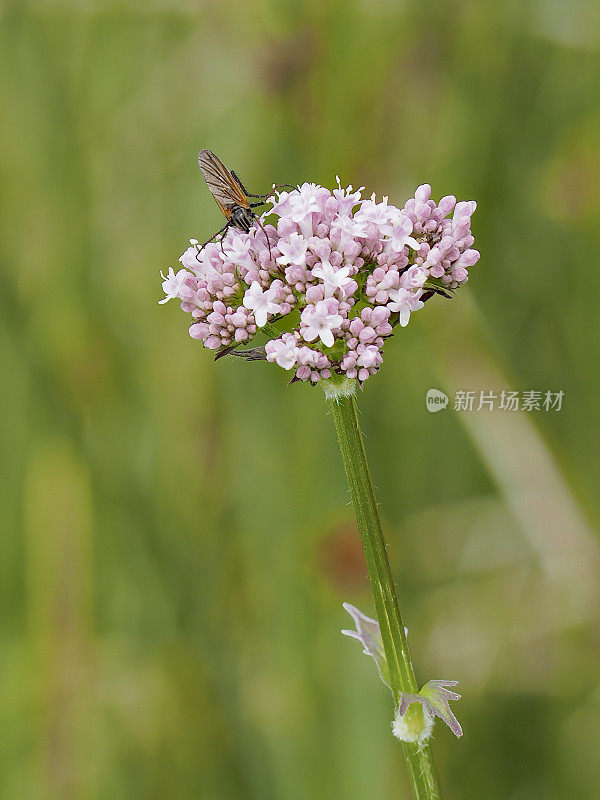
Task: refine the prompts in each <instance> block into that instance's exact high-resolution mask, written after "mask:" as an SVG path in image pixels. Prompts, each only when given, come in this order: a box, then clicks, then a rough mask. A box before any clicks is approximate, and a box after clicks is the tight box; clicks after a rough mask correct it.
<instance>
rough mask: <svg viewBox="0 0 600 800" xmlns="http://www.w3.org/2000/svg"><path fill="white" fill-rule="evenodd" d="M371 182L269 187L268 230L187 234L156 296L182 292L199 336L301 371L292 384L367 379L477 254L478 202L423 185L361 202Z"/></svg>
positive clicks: (264, 221) (214, 346)
mask: <svg viewBox="0 0 600 800" xmlns="http://www.w3.org/2000/svg"><path fill="white" fill-rule="evenodd" d="M363 188H364V187H361V188H360V189H358V190H356V191H355V190H354V189H353V187H352V186H349V187H347V188H342V186H341V184H340V182H339V179H338V186H337V188H336V189H334V190H333V191H330V190H329V189H327V188H325V187H323V186H319V185H317V184H313V183H304V184H303V185H302V186H299V187H298V188H296V189H294V190H292V191H284V192H279V193H274V194H273V200H272V208H271V210H270V211H268V212H266V213H265V214H263V215H262V216H261V217H260V220H259V221H260V223H261V225H262V227H259V226H258V225H256V226H254V227H252V228H251V229H250V231H249V232H248V233H245V232H243V231H240V230H238V229H236V228H230V229H229V230H228V231H227V232H226V235H225V236H224V238H223V240H222V242H221V243H216V242H212V243H210V244H208V245H206V247H204V248H201V247H200V246H199V244H198V240H197V239H190V246H189V247H187V249H186V250H185V252H184V253H183V255H182V256H181V257H180V258H179V261H180V262H181V268H180V269H179V270H178V271H175V270H174V269H173V268H170V269H169V271H168V274H167V276H166V277H165V276H163V290H164V292H165V297H164V299H163V300H161V301H159V302H161V303H165V302H167V300H171V299H178V300H179V301H180V303H181V308H182V309H183V311H185V312H186V313H188V314H190V316H191V317H192V324H191V326H190V335H191V336H192V338H194V339H199V340H200V341H202V342H203V344H204V346H205V347H207V348H209V349H210V350H214V351H216V356H217V357H219V356H220V355H225V354H227V353H233V354H234V355H242V356H246V357H248V358H249V359H251V360H256V359H258V358H261V357H262V358H263V359H266V360H268V361H270V362H272V363H275V364H277V365H278V366H280V367H282V368H283V369H285V370H293V377H292V381H296V380H302V381H310V382H311V383H313V384H314V383H317V382H319V381H321V380H323V379H328V378H332V377H335V378H336V380H337V381H338V382H344V381H346V380H347V379H349V380H350V381H351V382H354V381H356V380H358V381H359V383H361V384H362V383H363V382H364V381H365V380H367V379H368V378H369V377H370V376H371V375H374V374H375V373H376V372H377V371H378V370H379V368H380V367H381V364H382V363H383V347H384V344H385V342H386V341H387V339H389V338H390V337H391V336H392V335H393V333H394V331H395V330H399V329H400V328H402V327H404V326H405V325H407V324H408V322H409V319H410V316H411V314H412V313H414V312H415V311H420V310H421V309H422V308H423V306H424V304H425V303H426V301H427V300H429V299H430V298H431V297H432V296H433V295H434V294H442V295H445V296H446V297H448V296H450V295H449V293H451V292H452V291H454V290H455V289H457V288H458V287H459V286H460V285H462V284H464V283H466V281H467V280H468V278H469V270H470V268H471V267H472V266H473V265H474V264H475V263H476V262H477V260H478V259H479V253H478V252H477V250H474V249H472V245H473V242H474V239H473V237H472V235H471V227H470V225H471V215H472V214H473V212H474V211H475V208H476V204H475V202H473V201H470V202H460V203H457V202H456V198H455V197H452V196H447V197H444V198H442V200H440V201H439V203H437V204H436V203H435V202H434V201H433V200H432V199H431V187H430V186H429V185H428V184H423V185H422V186H419V187H418V188H417V190H416V192H415V195H414V197H412V198H411V199H410V200H408V201H407V202H406V203H405V204H404V207H403V208H400V207H397V206H394V205H392V204H391V203H389V201H388V198H387V197H384V198H383V200H382V201H381V202H377V198H376V197H375V195H372V196H371V198H370V199H363V198H362V194H361V192H362V189H363ZM450 215H452V216H450ZM257 335H260V336H261V337H262V341H261V340H260V339H259V340H258V341H257V342H255V341H254V339H255V337H256V336H257ZM251 343H252V344H253V346H252V348H251V349H247V350H245V349H244V348H246V347H247V346H248V345H250V344H251ZM257 345H258V347H257ZM238 346H239V347H240V348H241V349H239V350H235V348H236V347H238Z"/></svg>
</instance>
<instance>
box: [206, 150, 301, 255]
mask: <svg viewBox="0 0 600 800" xmlns="http://www.w3.org/2000/svg"><path fill="white" fill-rule="evenodd" d="M198 164H199V166H200V170H201V172H202V175H203V176H204V180H205V181H206V184H207V186H208V188H209V190H210V193H211V194H212V196H213V197H214V199H215V202H216V204H217V205H218V206H219V208H220V209H221V211H222V212H223V214H224V216H225V219H226V220H227V222H226V223H225V225H223V227H222V228H221V229H220V230H218V231H217V232H216V233H215V234H214V236H211V237H210V239H207V241H206V242H204V244H203V245H202V246H201V247H200V249H199V251H198V252H200V250H202V248H203V247H206V245H207V244H208V243H209V242H212V240H213V239H216V238H217V236H219V234H220V235H221V247H222V246H223V237H224V236H225V234H226V233H227V231H228V230H229V228H239V230H241V231H244V232H245V233H248V232H249V231H250V228H251V227H252V225H253V224H254V223H255V222H256V223H257V224H258V225H259V226H260V227H261V228H262V229H263V231H264V234H265V237H266V240H267V245H268V247H269V254H270V253H271V244H270V242H269V237H268V236H267V232H266V231H265V229H264V227H263V225H262V223H261V221H260V220H259V219H258V217H257V215H256V214H255V213H254V211H253V210H252V209H254V208H258V206H263V205H265V204H266V202H267V200H268V198H269V197H271V195H272V194H273V190H274V189H279V188H281V187H284V186H289V185H288V184H279V185H278V186H275V185H273V189H271V191H270V192H267V194H252V193H251V192H249V191H248V190H247V189H246V188H245V186H244V184H243V183H242V182H241V180H240V179H239V178H238V176H237V175H236V174H235V172H233V170H231V171H230V170H228V169H227V167H226V166H225V165H224V164H223V162H222V161H221V160H220V159H219V158H217V156H216V155H215V154H214V153H213V152H212V151H211V150H200V152H199V153H198ZM289 188H291V189H294V188H295V187H294V186H289ZM250 197H254V198H257V201H258V202H256V203H251V202H250V200H249V199H248V198H250Z"/></svg>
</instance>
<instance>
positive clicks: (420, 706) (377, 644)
mask: <svg viewBox="0 0 600 800" xmlns="http://www.w3.org/2000/svg"><path fill="white" fill-rule="evenodd" d="M344 608H345V609H346V611H347V612H348V613H349V614H350V615H351V616H352V619H353V620H354V624H355V625H356V630H355V631H342V633H343V634H345V635H346V636H352V638H353V639H358V641H359V642H360V643H361V644H362V646H363V653H365V654H366V655H368V656H371V658H372V659H373V660H374V661H375V663H376V664H377V669H378V670H379V675H380V677H381V680H382V681H383V682H384V683H385V685H386V686H387V687H388V688H391V686H390V677H389V668H388V663H387V659H386V657H385V650H384V647H383V640H382V638H381V631H380V628H379V623H378V622H377V620H375V619H371V618H370V617H367V616H365V615H364V614H363V613H362V611H359V609H358V608H356V607H355V606H352V605H350V603H344ZM457 685H458V681H438V680H434V681H428V682H427V683H426V684H425V685H424V686H423V687H422V689H421V690H420V691H419V692H418V693H417V694H410V693H409V692H401V693H400V702H399V704H398V708H397V709H396V713H395V716H394V721H393V722H392V733H393V734H394V736H395V737H396V738H397V739H400V740H401V741H403V742H412V743H418V744H419V746H422V745H423V744H425V742H426V741H427V740H428V739H429V737H430V736H431V732H432V731H433V723H434V721H435V717H439V718H440V719H442V720H443V721H444V722H445V723H446V725H447V726H448V727H449V728H450V730H451V731H452V733H454V734H455V736H458V737H461V736H462V733H463V732H462V728H461V727H460V724H459V722H458V720H457V719H456V717H455V716H454V714H453V713H452V711H451V710H450V706H449V701H450V700H460V695H459V694H457V693H456V692H452V691H450V689H448V688H447V687H448V686H457Z"/></svg>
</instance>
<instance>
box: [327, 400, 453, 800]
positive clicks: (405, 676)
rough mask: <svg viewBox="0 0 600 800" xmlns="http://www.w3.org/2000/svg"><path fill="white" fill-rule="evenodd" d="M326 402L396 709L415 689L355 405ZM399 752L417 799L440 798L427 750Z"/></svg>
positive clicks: (414, 746) (406, 745)
mask: <svg viewBox="0 0 600 800" xmlns="http://www.w3.org/2000/svg"><path fill="white" fill-rule="evenodd" d="M328 394H329V393H328ZM328 401H329V404H330V405H331V409H332V413H333V418H334V421H335V428H336V431H337V437H338V441H339V444H340V450H341V453H342V460H343V462H344V469H345V470H346V476H347V478H348V486H349V487H350V495H351V497H352V504H353V506H354V513H355V515H356V522H357V523H358V530H359V532H360V538H361V540H362V546H363V550H364V553H365V559H366V562H367V570H368V572H369V580H370V582H371V589H372V591H373V598H374V600H375V609H376V611H377V618H378V620H379V626H380V628H381V636H382V639H383V646H384V648H385V655H386V659H387V663H388V668H389V675H390V682H391V689H392V692H393V694H394V700H395V703H396V705H398V703H399V701H400V693H401V692H409V693H411V694H415V693H416V692H417V691H418V686H417V681H416V678H415V673H414V670H413V666H412V662H411V660H410V653H409V649H408V642H407V640H406V633H405V631H404V624H403V622H402V617H401V615H400V609H399V607H398V598H397V596H396V587H395V586H394V580H393V578H392V572H391V569H390V562H389V559H388V555H387V548H386V544H385V539H384V537H383V531H382V529H381V522H380V520H379V513H378V511H377V502H376V500H375V492H374V490H373V481H372V480H371V474H370V472H369V465H368V463H367V455H366V452H365V447H364V442H363V436H362V433H361V430H360V426H359V424H358V415H357V408H356V401H355V399H354V394H353V393H348V394H346V393H344V392H341V393H337V392H335V393H333V394H332V395H329V400H328ZM402 746H403V750H404V755H405V757H406V761H407V763H408V768H409V772H410V778H411V783H412V788H413V792H414V796H415V798H417V800H438V798H441V794H440V790H439V787H438V781H437V776H436V772H435V767H434V764H433V758H432V755H431V749H430V747H429V745H428V744H426V745H424V746H419V745H417V744H409V743H407V742H403V743H402Z"/></svg>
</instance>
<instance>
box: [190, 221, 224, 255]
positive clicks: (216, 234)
mask: <svg viewBox="0 0 600 800" xmlns="http://www.w3.org/2000/svg"><path fill="white" fill-rule="evenodd" d="M230 226H231V222H230V221H229V220H227V222H226V223H225V225H223V227H222V228H221V229H220V230H218V231H217V232H216V233H215V234H214V235H213V236H211V237H210V239H207V240H206V241H205V242H204V244H203V245H201V246H200V247H199V248H198V252H197V253H196V261H200V259H199V258H198V256H199V255H200V253H201V252H202V251H203V250H204V248H205V247H206V245H207V244H210V242H212V241H213V240H214V239H216V238H217V236H218V235H219V234H221V247H223V236H225V234H226V233H227V230H228V228H229V227H230Z"/></svg>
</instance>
